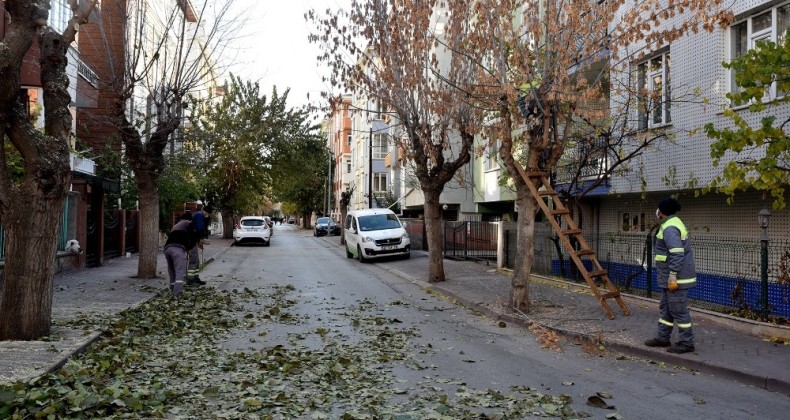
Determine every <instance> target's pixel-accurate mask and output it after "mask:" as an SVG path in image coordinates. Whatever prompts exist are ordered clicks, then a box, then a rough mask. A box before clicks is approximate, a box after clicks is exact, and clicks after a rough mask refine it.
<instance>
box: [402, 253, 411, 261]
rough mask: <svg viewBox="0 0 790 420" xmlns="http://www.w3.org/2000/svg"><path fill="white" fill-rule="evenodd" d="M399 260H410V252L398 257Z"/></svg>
mask: <svg viewBox="0 0 790 420" xmlns="http://www.w3.org/2000/svg"><path fill="white" fill-rule="evenodd" d="M400 258H401V259H402V260H408V259H409V258H411V252H407V253H405V254H403V255H401V257H400Z"/></svg>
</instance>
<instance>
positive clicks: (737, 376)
mask: <svg viewBox="0 0 790 420" xmlns="http://www.w3.org/2000/svg"><path fill="white" fill-rule="evenodd" d="M377 266H378V267H380V268H382V269H384V270H385V271H388V272H390V273H392V274H394V275H396V276H398V277H401V278H403V279H405V280H410V281H412V282H413V283H416V284H418V285H420V286H421V287H423V288H426V289H429V290H431V291H434V292H437V293H441V294H443V295H444V296H446V297H449V298H451V299H454V300H456V301H458V302H459V303H461V304H462V305H463V306H465V307H467V308H470V309H473V310H475V311H477V312H480V313H482V314H483V315H485V316H486V317H488V318H491V319H494V320H503V321H507V322H510V323H513V324H516V325H521V326H530V325H532V324H536V325H539V326H541V327H542V328H546V329H549V330H551V331H554V332H556V333H558V334H561V335H563V336H565V337H567V338H569V339H574V338H581V339H583V340H586V341H590V342H597V341H598V337H596V336H593V335H590V334H585V333H580V332H576V331H570V330H564V329H561V328H556V327H551V326H548V325H543V324H541V323H539V322H537V321H534V320H531V319H530V318H529V317H526V318H524V317H519V316H515V315H513V314H508V313H500V312H498V311H496V310H493V309H491V308H488V307H486V306H483V305H480V304H478V303H477V302H474V301H472V300H471V299H468V298H465V297H463V296H460V295H458V294H456V293H454V292H452V291H449V290H447V289H444V288H443V287H441V285H440V284H432V283H427V282H425V281H423V280H418V279H415V278H414V277H412V276H410V275H408V274H406V273H404V272H402V271H400V270H397V269H394V268H391V267H387V266H384V265H379V264H377ZM605 346H606V347H608V348H609V349H612V350H615V351H618V352H620V353H624V354H629V355H634V356H638V357H642V358H646V359H650V360H658V361H661V362H665V363H671V364H673V365H681V366H684V367H687V368H689V369H693V370H696V371H699V372H702V373H707V374H714V375H717V376H721V377H724V378H728V379H732V380H735V381H738V382H741V383H744V384H747V385H751V386H754V387H758V388H762V389H765V390H768V391H772V392H781V393H785V394H790V381H785V380H781V379H776V378H771V377H766V376H761V375H757V374H754V373H750V372H744V371H741V370H738V369H733V368H731V367H727V366H721V365H717V364H715V363H709V362H702V361H699V360H694V359H690V358H686V357H683V356H680V355H674V354H671V353H667V352H664V351H656V350H649V349H646V348H643V347H639V346H634V345H631V344H626V343H621V342H616V341H612V342H606V343H605Z"/></svg>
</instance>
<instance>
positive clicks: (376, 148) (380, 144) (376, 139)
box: [371, 133, 388, 160]
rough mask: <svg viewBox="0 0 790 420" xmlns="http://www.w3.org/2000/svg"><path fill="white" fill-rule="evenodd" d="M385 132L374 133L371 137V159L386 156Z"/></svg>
mask: <svg viewBox="0 0 790 420" xmlns="http://www.w3.org/2000/svg"><path fill="white" fill-rule="evenodd" d="M385 136H386V134H381V133H380V134H374V135H373V137H372V138H371V141H372V142H373V144H372V146H371V148H372V149H373V159H379V160H381V159H384V158H385V157H387V152H388V151H387V139H386V137H385Z"/></svg>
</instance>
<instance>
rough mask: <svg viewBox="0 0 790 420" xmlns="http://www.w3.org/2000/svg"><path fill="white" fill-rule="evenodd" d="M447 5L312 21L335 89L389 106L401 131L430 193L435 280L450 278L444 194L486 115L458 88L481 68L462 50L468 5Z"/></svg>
mask: <svg viewBox="0 0 790 420" xmlns="http://www.w3.org/2000/svg"><path fill="white" fill-rule="evenodd" d="M444 3H445V2H439V1H424V2H412V1H401V0H396V1H384V0H370V1H365V2H354V3H353V4H352V6H351V8H350V10H348V11H343V10H341V11H337V12H328V14H327V15H325V16H319V15H317V14H316V13H315V12H310V13H308V15H307V16H306V17H307V19H308V20H310V21H312V22H314V23H315V24H316V28H317V30H316V32H315V33H314V34H313V35H311V37H310V39H311V40H312V41H314V42H316V43H319V44H320V45H322V46H323V48H324V53H323V55H321V56H320V57H319V60H320V61H322V62H324V63H326V64H328V65H329V67H330V68H331V69H332V75H331V76H330V78H329V80H330V81H331V83H332V85H333V86H342V87H343V88H345V89H347V90H353V91H356V92H361V93H362V94H363V95H365V96H367V97H368V98H370V99H371V101H376V102H380V103H382V104H383V105H384V106H385V108H386V110H387V112H388V115H389V118H391V119H392V121H393V124H395V125H397V128H398V131H399V132H400V133H402V135H398V136H394V141H395V142H396V145H397V147H399V148H400V149H402V150H403V151H404V155H405V158H406V160H407V161H408V162H409V163H410V164H411V165H412V166H413V167H412V169H413V171H414V174H415V176H416V178H417V179H418V180H419V184H420V189H421V190H422V193H423V194H424V196H425V206H424V210H425V223H426V231H427V237H428V249H429V261H430V262H429V272H428V281H429V282H440V281H444V280H445V273H444V264H443V250H442V241H441V230H440V229H441V221H440V218H441V208H440V201H439V199H440V195H441V194H442V191H443V190H444V188H445V185H447V183H448V182H450V181H451V180H452V179H453V177H454V176H455V175H456V173H457V172H458V170H459V169H460V168H462V167H463V166H464V165H466V164H467V163H468V162H469V161H470V160H471V154H472V146H473V141H474V136H475V134H476V133H477V132H478V131H479V130H478V128H479V126H478V125H477V123H478V122H479V121H481V115H482V113H481V111H480V110H479V109H477V108H475V107H474V106H472V105H471V104H470V102H469V101H468V98H467V97H466V93H465V91H464V90H463V89H458V87H459V86H461V87H464V86H465V85H467V84H468V83H470V82H472V81H473V73H474V71H475V63H473V62H472V61H471V60H470V57H468V56H467V55H465V54H464V53H463V46H462V43H463V42H465V41H466V40H465V39H463V38H461V37H457V36H454V35H455V34H460V33H464V32H465V31H470V30H471V29H472V27H473V26H474V21H473V16H472V15H470V14H469V13H461V12H460V10H461V8H463V7H468V6H467V2H446V3H450V4H453V6H450V5H445V4H444ZM456 4H457V7H458V8H459V9H458V10H455V9H454V8H455V7H456ZM456 11H459V13H453V12H456ZM449 13H453V14H452V19H449V18H448V16H449Z"/></svg>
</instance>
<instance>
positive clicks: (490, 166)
mask: <svg viewBox="0 0 790 420" xmlns="http://www.w3.org/2000/svg"><path fill="white" fill-rule="evenodd" d="M500 144H501V142H500V140H497V141H496V142H494V145H493V147H491V148H490V150H486V152H485V153H484V154H483V156H484V159H483V171H485V172H489V171H496V170H499V169H501V165H500V164H499V153H498V152H499V147H500Z"/></svg>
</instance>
